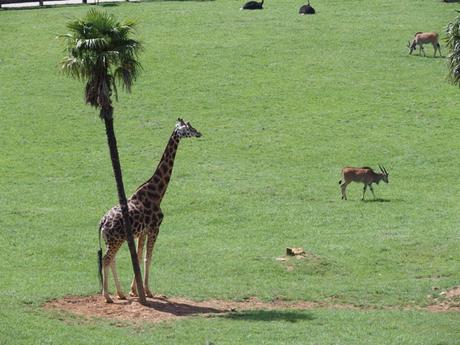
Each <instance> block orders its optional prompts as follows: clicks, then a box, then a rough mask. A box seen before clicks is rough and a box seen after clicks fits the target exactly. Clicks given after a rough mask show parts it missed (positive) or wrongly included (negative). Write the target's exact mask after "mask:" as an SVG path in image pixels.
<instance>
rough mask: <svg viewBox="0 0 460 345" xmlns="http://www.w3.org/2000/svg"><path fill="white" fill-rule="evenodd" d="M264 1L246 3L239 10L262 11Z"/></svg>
mask: <svg viewBox="0 0 460 345" xmlns="http://www.w3.org/2000/svg"><path fill="white" fill-rule="evenodd" d="M263 5H264V0H262V1H261V2H257V1H248V2H247V3H245V4H244V5H243V7H241V8H240V10H263V9H264V7H263Z"/></svg>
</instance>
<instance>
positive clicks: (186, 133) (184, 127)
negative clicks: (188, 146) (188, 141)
mask: <svg viewBox="0 0 460 345" xmlns="http://www.w3.org/2000/svg"><path fill="white" fill-rule="evenodd" d="M174 132H175V133H176V135H177V136H179V138H184V137H185V138H189V137H197V138H199V137H201V133H200V132H198V131H197V130H196V129H195V128H193V127H192V125H191V124H190V122H185V121H184V120H182V119H180V118H179V119H177V123H176V128H175V129H174Z"/></svg>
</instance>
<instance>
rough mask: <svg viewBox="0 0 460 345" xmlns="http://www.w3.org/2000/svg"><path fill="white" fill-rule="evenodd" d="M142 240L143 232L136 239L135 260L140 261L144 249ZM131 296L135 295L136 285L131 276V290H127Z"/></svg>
mask: <svg viewBox="0 0 460 345" xmlns="http://www.w3.org/2000/svg"><path fill="white" fill-rule="evenodd" d="M144 240H145V234H143V235H140V236H139V239H138V240H137V261H138V262H139V265H140V263H141V262H142V251H143V250H144ZM129 295H130V296H131V297H136V296H137V285H136V277H134V278H133V282H132V283H131V291H130V292H129Z"/></svg>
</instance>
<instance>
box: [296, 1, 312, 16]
mask: <svg viewBox="0 0 460 345" xmlns="http://www.w3.org/2000/svg"><path fill="white" fill-rule="evenodd" d="M315 12H316V11H315V9H314V8H313V7H311V5H310V1H308V4H306V5H303V6H302V7H300V9H299V14H300V15H301V16H303V15H305V14H315Z"/></svg>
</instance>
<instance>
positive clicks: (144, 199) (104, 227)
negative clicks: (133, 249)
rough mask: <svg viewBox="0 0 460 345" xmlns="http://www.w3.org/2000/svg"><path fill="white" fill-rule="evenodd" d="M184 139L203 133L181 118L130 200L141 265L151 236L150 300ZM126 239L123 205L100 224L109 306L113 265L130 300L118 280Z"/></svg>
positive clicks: (102, 267)
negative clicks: (165, 207)
mask: <svg viewBox="0 0 460 345" xmlns="http://www.w3.org/2000/svg"><path fill="white" fill-rule="evenodd" d="M184 137H198V138H199V137H201V133H200V132H198V131H197V130H196V129H195V128H193V127H192V126H191V125H190V122H185V121H184V120H182V119H177V123H176V126H175V128H174V131H173V133H172V134H171V137H170V138H169V141H168V144H167V145H166V148H165V151H164V153H163V156H162V157H161V160H160V163H158V166H157V168H156V170H155V172H154V174H153V175H152V177H151V178H149V179H148V180H147V181H146V182H144V183H143V184H142V185H141V186H139V187H138V188H137V190H136V191H135V192H134V194H133V195H132V196H131V197H130V198H129V199H128V210H129V219H130V221H131V225H132V231H133V236H134V238H138V249H137V257H138V259H139V262H141V260H142V251H143V247H144V242H145V238H146V237H147V250H146V255H145V260H144V290H145V294H146V296H147V297H153V294H152V292H151V291H150V289H149V269H150V264H151V261H152V252H153V247H154V245H155V241H156V239H157V236H158V232H159V230H160V225H161V222H162V220H163V212H162V211H161V208H160V204H161V200H162V199H163V196H164V195H165V192H166V189H167V187H168V183H169V180H170V178H171V174H172V169H173V165H174V158H175V156H176V152H177V147H178V145H179V142H180V140H181V138H184ZM101 235H102V237H103V238H104V241H105V243H106V253H105V255H104V257H102V248H101ZM125 240H126V233H125V231H124V227H123V222H122V214H121V208H120V206H119V205H118V206H114V207H112V208H111V209H110V210H109V211H108V212H107V213H106V214H105V215H104V217H102V219H101V221H100V223H99V247H100V249H99V253H100V254H99V275H100V276H101V278H102V295H103V296H104V298H105V301H106V302H107V303H112V302H113V300H112V298H111V297H110V295H109V293H108V268H109V266H110V268H111V269H112V274H113V279H114V281H115V287H116V289H117V296H118V298H119V299H125V298H126V297H125V295H124V294H123V291H122V288H121V284H120V281H119V279H118V275H117V270H116V264H115V256H116V254H117V251H118V250H119V249H120V247H121V245H122V244H123V243H124V242H125ZM130 295H131V296H137V288H136V281H135V279H134V280H133V282H132V284H131V292H130Z"/></svg>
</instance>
